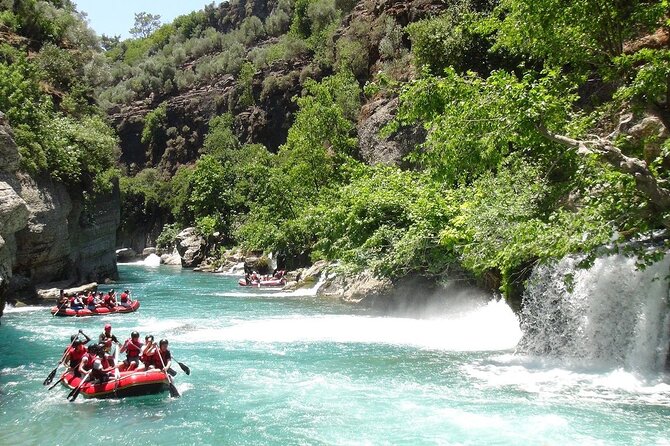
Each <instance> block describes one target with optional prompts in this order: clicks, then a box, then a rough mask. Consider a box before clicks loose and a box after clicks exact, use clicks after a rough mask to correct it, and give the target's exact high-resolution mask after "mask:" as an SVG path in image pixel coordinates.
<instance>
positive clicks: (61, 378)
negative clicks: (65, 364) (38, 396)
mask: <svg viewBox="0 0 670 446" xmlns="http://www.w3.org/2000/svg"><path fill="white" fill-rule="evenodd" d="M64 379H65V373H63V375H62V376H61V377H60V379H59V380H58V381H56V384H54V385H53V386H51V387H49V388H48V389H47V390H51V389H53V388H54V387H56V386H57V385H58V384H60V383H61V382H63V380H64Z"/></svg>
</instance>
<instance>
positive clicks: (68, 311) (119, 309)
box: [51, 300, 140, 316]
mask: <svg viewBox="0 0 670 446" xmlns="http://www.w3.org/2000/svg"><path fill="white" fill-rule="evenodd" d="M138 308H140V301H139V300H134V301H132V302H131V303H130V306H129V307H124V306H123V305H117V306H116V307H114V308H107V307H98V308H96V309H95V311H91V310H89V309H88V308H86V307H84V309H83V310H73V309H72V308H62V309H60V310H59V309H58V307H53V308H52V309H51V314H55V315H56V316H98V315H102V314H115V313H132V312H133V311H136V310H137V309H138Z"/></svg>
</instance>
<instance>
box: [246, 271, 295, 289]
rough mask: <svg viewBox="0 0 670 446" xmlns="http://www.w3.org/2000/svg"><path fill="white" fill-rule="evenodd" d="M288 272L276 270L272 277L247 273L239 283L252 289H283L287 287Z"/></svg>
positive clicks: (254, 272) (253, 272) (252, 272)
mask: <svg viewBox="0 0 670 446" xmlns="http://www.w3.org/2000/svg"><path fill="white" fill-rule="evenodd" d="M285 276H286V271H284V270H275V271H274V272H273V273H272V275H264V276H261V275H259V274H258V273H257V272H256V271H251V272H249V271H248V272H247V273H246V274H245V275H244V278H243V279H240V280H239V281H238V282H237V283H238V285H240V286H250V287H283V286H284V285H286V277H285Z"/></svg>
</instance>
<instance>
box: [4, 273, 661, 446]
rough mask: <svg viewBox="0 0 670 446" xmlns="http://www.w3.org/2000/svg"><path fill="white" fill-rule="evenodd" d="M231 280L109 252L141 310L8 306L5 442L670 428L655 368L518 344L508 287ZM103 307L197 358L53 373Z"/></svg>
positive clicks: (467, 440) (119, 330) (301, 440)
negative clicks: (398, 292) (171, 378)
mask: <svg viewBox="0 0 670 446" xmlns="http://www.w3.org/2000/svg"><path fill="white" fill-rule="evenodd" d="M236 280H237V279H236V278H234V277H228V276H221V275H213V274H201V273H193V272H191V271H187V270H181V269H179V268H174V267H167V266H161V267H147V266H143V265H120V283H118V284H115V285H114V288H115V289H116V290H117V291H118V290H122V289H125V288H129V289H131V290H132V292H133V295H134V296H135V297H136V298H139V299H140V300H141V304H142V305H141V308H140V309H139V310H138V311H137V312H136V313H132V314H127V315H112V316H100V317H90V318H80V319H75V318H59V317H52V316H51V314H50V313H49V311H48V309H46V308H44V307H39V308H38V307H24V308H16V309H12V308H9V309H8V310H7V312H6V315H5V316H4V317H3V318H2V325H1V326H0V445H13V446H14V445H74V444H84V443H86V444H92V445H96V444H104V445H107V446H108V445H110V444H119V445H125V444H152V445H156V444H179V445H190V444H193V445H195V444H198V445H227V444H231V445H232V444H239V445H242V444H244V445H254V444H257V445H293V444H304V445H364V444H369V445H384V444H392V445H422V444H428V445H432V444H442V445H519V444H529V445H530V444H533V445H540V444H541V445H560V446H565V445H570V444H589V445H593V444H595V445H670V385H669V384H668V382H670V380H668V376H667V375H666V374H664V373H663V372H661V371H658V370H647V371H643V372H640V371H639V370H637V371H629V370H627V369H625V368H621V367H616V366H607V365H603V364H602V363H599V364H591V365H588V364H587V365H585V364H584V363H579V364H572V365H568V364H569V363H568V362H566V361H563V360H558V359H555V358H554V359H552V358H547V357H542V356H525V355H520V354H517V353H515V347H516V346H517V343H518V342H519V340H520V339H521V329H520V326H519V322H518V320H517V318H516V317H515V315H514V314H513V313H512V311H511V310H510V309H509V307H508V306H507V305H506V304H505V303H504V302H496V301H488V300H486V299H481V297H480V296H470V295H468V294H467V293H458V294H452V293H449V292H448V291H445V292H444V293H441V294H438V295H436V296H434V298H433V300H432V302H433V303H434V305H432V306H430V307H427V308H421V309H416V308H412V309H406V311H398V312H396V313H393V314H378V313H375V312H372V311H371V310H365V309H360V308H355V307H351V306H346V305H343V304H340V303H338V302H333V301H332V300H324V299H323V298H319V297H316V296H314V295H313V293H311V292H309V291H306V292H303V293H299V294H291V293H282V292H276V291H267V292H265V291H264V292H259V290H251V289H240V288H239V287H238V286H237V283H236ZM108 288H109V287H101V289H108ZM420 292H421V290H417V293H420ZM105 323H111V324H112V326H113V329H112V331H113V333H115V334H116V335H117V337H118V338H119V339H125V338H127V337H128V336H129V334H130V332H131V331H132V330H134V329H137V330H138V331H139V332H140V335H141V336H142V338H143V337H144V335H146V334H153V335H154V336H155V337H156V340H158V339H160V338H167V339H169V341H170V348H171V351H172V353H173V356H174V358H175V359H177V360H179V361H181V362H183V363H185V364H186V365H188V366H189V367H190V369H191V372H192V373H191V375H190V376H187V375H186V374H184V373H183V372H182V370H180V369H179V368H178V367H175V369H176V370H177V371H178V372H179V374H178V375H177V376H176V377H175V384H176V386H177V388H178V389H179V392H180V393H181V398H179V399H172V398H170V396H169V394H168V393H165V394H161V395H153V396H146V397H138V398H128V399H124V400H88V399H85V398H83V397H80V398H78V399H77V400H76V401H75V402H68V401H67V400H66V394H67V391H66V390H65V389H64V388H62V387H60V386H59V387H56V388H54V389H53V390H51V391H48V390H47V388H46V387H44V386H43V385H42V381H43V380H44V378H45V377H46V376H47V375H48V373H49V371H51V370H52V369H53V368H54V366H55V365H56V363H57V361H58V359H59V356H60V353H61V352H62V350H63V348H64V347H65V346H67V345H68V343H69V337H70V335H71V334H74V333H76V331H77V329H82V330H83V331H84V332H85V333H87V334H88V335H89V336H92V337H93V336H97V335H98V334H99V333H100V332H101V331H102V327H103V325H104V324H105Z"/></svg>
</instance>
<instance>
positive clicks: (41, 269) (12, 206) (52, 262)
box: [0, 114, 120, 315]
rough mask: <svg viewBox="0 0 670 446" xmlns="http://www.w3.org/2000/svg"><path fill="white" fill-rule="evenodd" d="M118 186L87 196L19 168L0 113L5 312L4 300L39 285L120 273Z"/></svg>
mask: <svg viewBox="0 0 670 446" xmlns="http://www.w3.org/2000/svg"><path fill="white" fill-rule="evenodd" d="M119 208H120V204H119V195H118V187H115V188H114V192H113V193H111V194H109V195H108V196H104V197H98V198H96V199H95V200H91V199H86V197H85V195H82V194H81V193H78V192H77V191H73V190H68V189H67V188H66V187H65V185H63V184H61V183H59V182H57V181H54V180H53V179H52V178H51V177H49V176H48V175H46V174H44V175H40V176H34V177H33V176H30V175H28V174H26V173H24V172H22V171H21V170H20V169H19V153H18V148H17V147H16V144H15V143H14V139H13V137H12V133H11V129H10V128H9V126H8V125H7V123H6V121H5V118H4V115H1V114H0V315H2V310H3V309H4V305H5V301H10V302H11V301H14V300H26V299H31V298H34V297H35V296H36V285H39V284H46V283H49V282H56V281H58V282H62V284H63V285H66V284H75V283H78V282H86V281H94V280H103V279H105V278H114V277H116V276H117V269H116V259H115V251H114V247H115V244H116V229H117V227H118V226H119V222H120V217H119Z"/></svg>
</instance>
